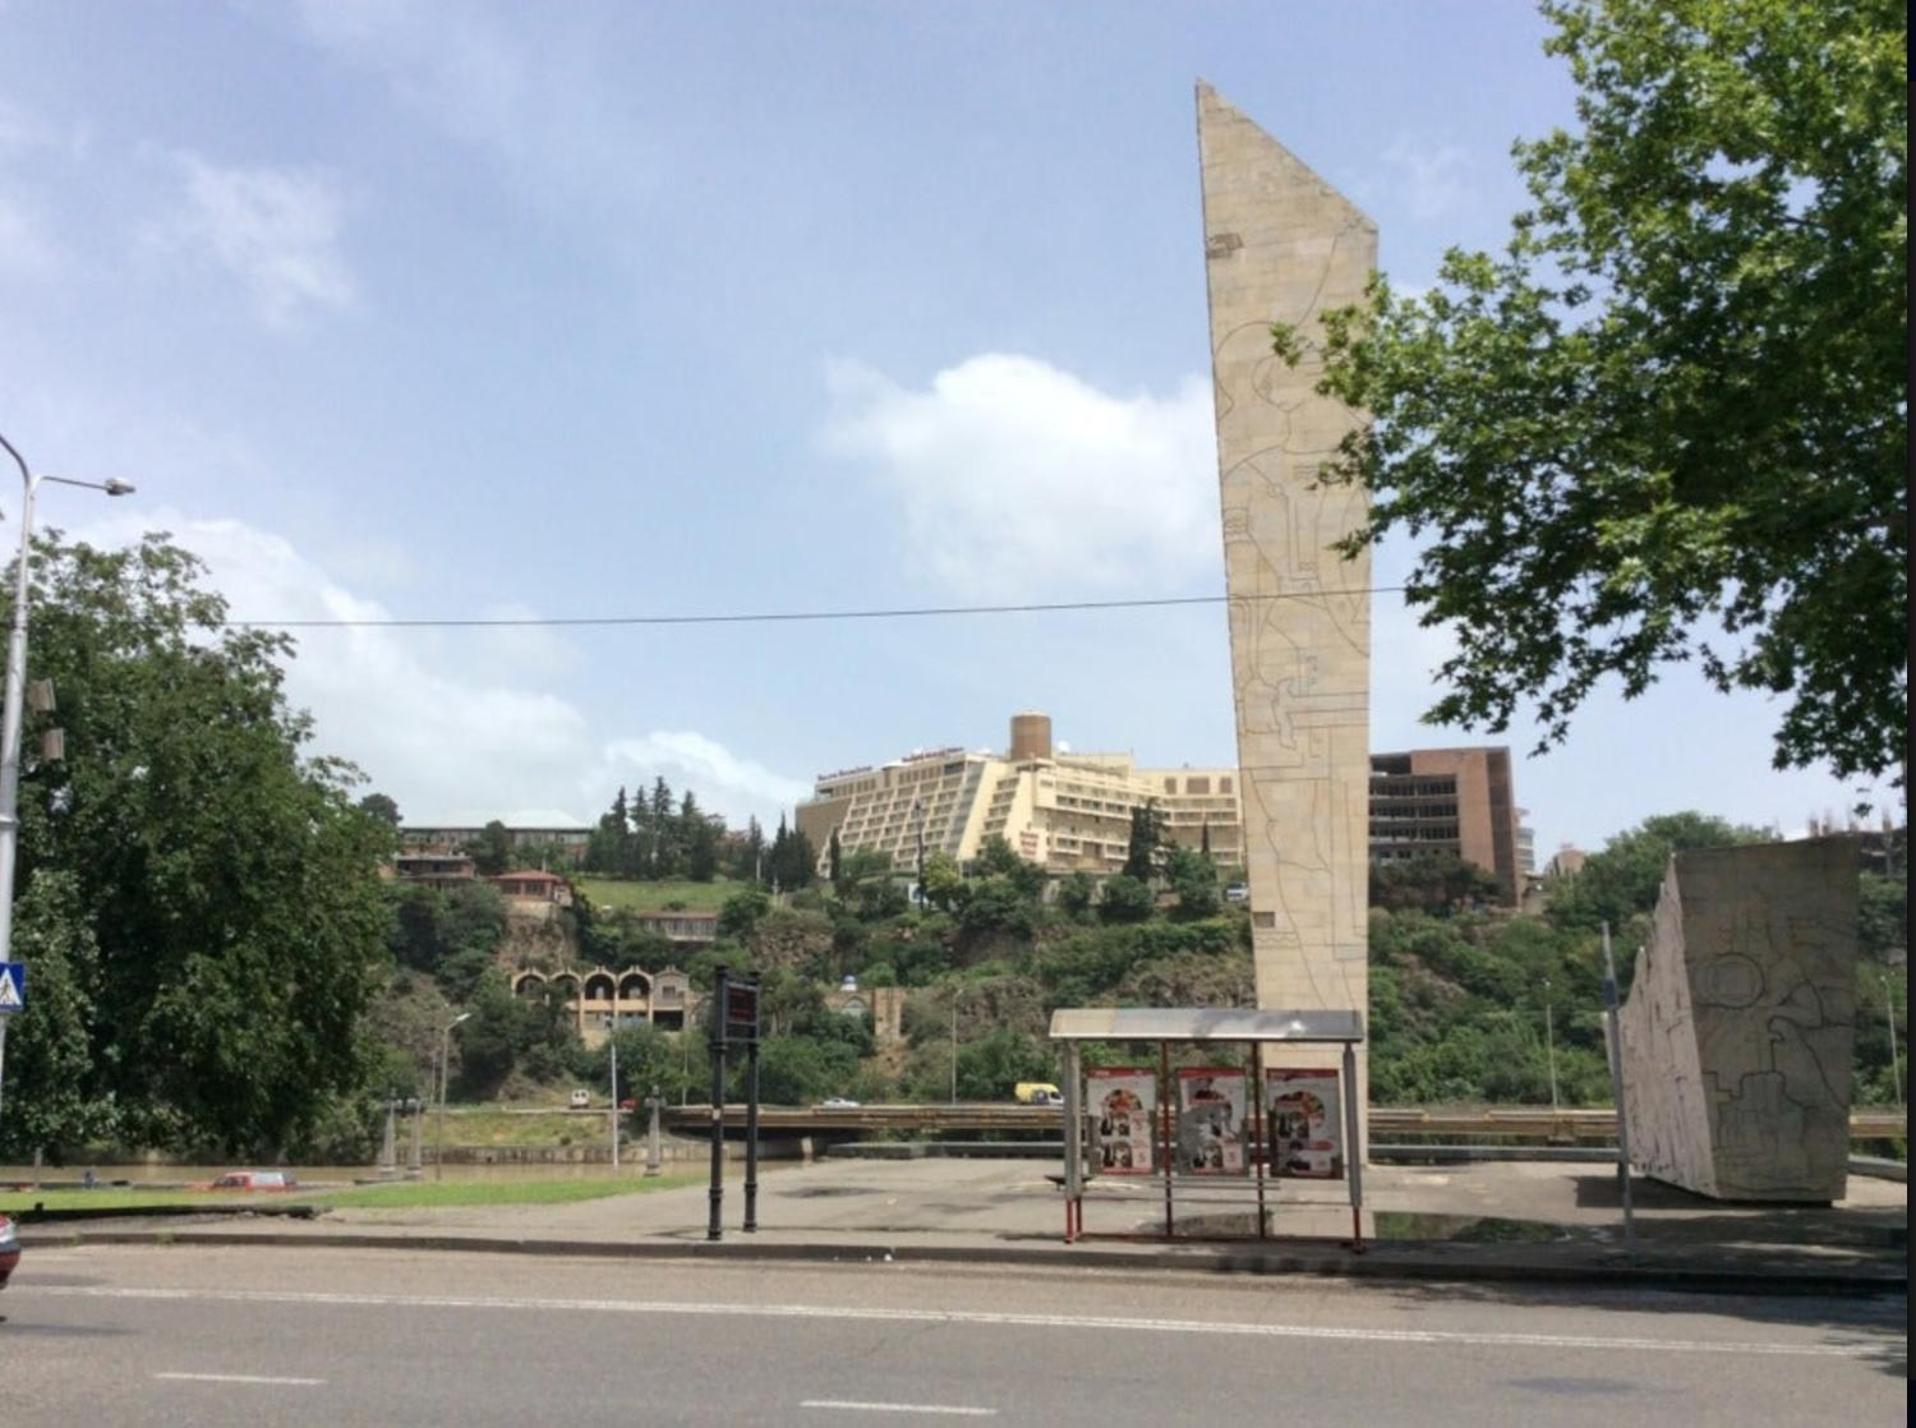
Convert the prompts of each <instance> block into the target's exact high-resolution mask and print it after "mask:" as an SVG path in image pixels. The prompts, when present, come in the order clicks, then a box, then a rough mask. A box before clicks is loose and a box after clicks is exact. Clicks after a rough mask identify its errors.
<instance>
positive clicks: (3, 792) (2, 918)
mask: <svg viewBox="0 0 1916 1428" xmlns="http://www.w3.org/2000/svg"><path fill="white" fill-rule="evenodd" d="M0 448H5V450H6V453H7V455H9V456H11V457H12V458H13V464H14V465H16V466H18V467H19V468H20V557H19V562H18V564H17V566H16V568H15V570H14V579H13V629H12V631H11V633H9V635H8V636H7V686H6V694H5V699H4V711H3V712H0V962H6V961H10V960H11V953H12V951H13V879H14V869H15V867H16V865H17V863H18V860H19V856H20V727H21V724H22V722H23V720H24V713H23V710H22V708H21V705H22V702H23V701H24V699H25V697H26V685H27V598H28V596H29V595H30V594H31V593H32V582H31V580H30V578H29V566H30V564H31V561H32V557H33V501H34V495H35V493H36V492H37V491H38V490H39V488H40V483H41V482H42V481H53V482H56V483H58V484H59V485H62V486H84V487H86V488H88V489H89V490H93V491H104V492H106V494H107V495H109V496H126V495H130V494H131V493H132V491H133V487H132V486H130V485H128V484H127V483H126V482H125V481H76V480H73V479H72V478H70V477H66V476H47V475H44V474H36V473H35V472H34V470H33V469H32V468H31V467H29V466H28V465H27V459H26V457H24V456H22V455H21V454H20V452H19V450H18V449H17V448H16V447H15V446H14V444H13V443H12V442H10V441H8V440H7V439H6V437H4V436H0ZM0 1025H4V1023H0Z"/></svg>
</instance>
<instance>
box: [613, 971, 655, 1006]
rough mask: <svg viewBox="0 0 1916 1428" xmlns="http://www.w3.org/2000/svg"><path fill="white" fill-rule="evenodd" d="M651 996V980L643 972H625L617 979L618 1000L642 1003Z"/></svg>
mask: <svg viewBox="0 0 1916 1428" xmlns="http://www.w3.org/2000/svg"><path fill="white" fill-rule="evenodd" d="M651 995H652V979H651V978H650V977H648V976H646V975H645V973H643V972H627V973H626V974H625V975H624V976H622V977H620V978H619V1000H620V1001H622V1002H642V1001H644V1000H645V999H646V998H647V997H649V996H651Z"/></svg>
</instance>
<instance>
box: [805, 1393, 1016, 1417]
mask: <svg viewBox="0 0 1916 1428" xmlns="http://www.w3.org/2000/svg"><path fill="white" fill-rule="evenodd" d="M798 1406H799V1407H800V1408H837V1409H841V1410H843V1411H845V1412H847V1413H943V1414H946V1415H948V1416H950V1417H953V1418H993V1417H996V1416H997V1413H998V1410H997V1409H995V1408H965V1407H963V1406H961V1405H959V1404H955V1403H854V1402H853V1401H852V1400H850V1399H848V1398H808V1399H806V1400H805V1401H804V1402H803V1403H801V1404H799V1405H798Z"/></svg>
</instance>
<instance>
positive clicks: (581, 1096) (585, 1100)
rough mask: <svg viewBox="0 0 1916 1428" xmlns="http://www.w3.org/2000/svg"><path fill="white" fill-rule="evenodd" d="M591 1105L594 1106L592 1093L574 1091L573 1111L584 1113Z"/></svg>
mask: <svg viewBox="0 0 1916 1428" xmlns="http://www.w3.org/2000/svg"><path fill="white" fill-rule="evenodd" d="M591 1105H592V1093H591V1092H590V1091H574V1092H573V1093H572V1099H571V1106H572V1109H573V1110H575V1111H583V1110H586V1109H588V1108H589V1107H590V1106H591Z"/></svg>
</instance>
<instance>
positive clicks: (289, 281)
mask: <svg viewBox="0 0 1916 1428" xmlns="http://www.w3.org/2000/svg"><path fill="white" fill-rule="evenodd" d="M176 158H177V162H178V164H179V168H180V176H181V181H182V186H183V189H184V193H183V194H182V198H183V207H182V208H181V210H180V211H179V212H178V213H176V214H175V215H173V216H172V217H171V218H169V219H167V220H164V221H162V222H161V223H158V224H156V225H154V226H153V227H152V228H151V229H149V231H148V234H147V237H148V239H149V241H151V242H154V243H156V244H158V245H159V246H162V247H167V248H177V249H181V250H185V251H189V252H194V253H197V254H199V255H200V256H202V257H205V258H208V259H210V260H211V261H213V262H215V263H217V264H218V265H219V266H221V267H223V268H225V269H226V270H227V271H228V272H230V273H232V274H233V275H234V276H235V277H237V278H239V279H240V281H241V282H243V283H244V284H245V285H246V286H247V288H248V289H249V290H250V291H251V293H252V297H253V303H254V306H255V308H256V309H257V311H258V313H259V315H260V317H261V318H262V319H263V320H264V321H265V322H266V323H267V324H268V325H269V326H271V327H276V328H289V327H293V326H296V325H297V324H298V323H299V321H300V319H301V318H302V317H304V316H305V314H306V313H307V312H308V311H309V310H312V309H334V310H337V309H342V308H347V307H350V306H351V305H352V304H353V302H354V301H355V299H356V297H357V290H356V287H355V284H354V282H353V276H352V272H351V270H350V269H349V268H348V267H347V264H346V258H345V255H344V254H343V253H342V252H341V251H340V242H339V238H340V228H341V226H342V223H343V220H344V210H345V204H344V200H343V199H342V198H341V196H340V193H339V191H338V189H337V188H336V187H335V186H334V184H333V183H332V182H331V181H330V180H329V179H327V178H326V177H325V176H323V175H321V174H318V173H313V172H310V171H306V170H300V169H290V168H272V167H260V168H228V167H224V166H222V165H219V164H214V163H211V162H209V161H208V160H206V159H204V158H202V157H201V156H199V155H198V154H192V153H182V154H179V155H177V156H176Z"/></svg>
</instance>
